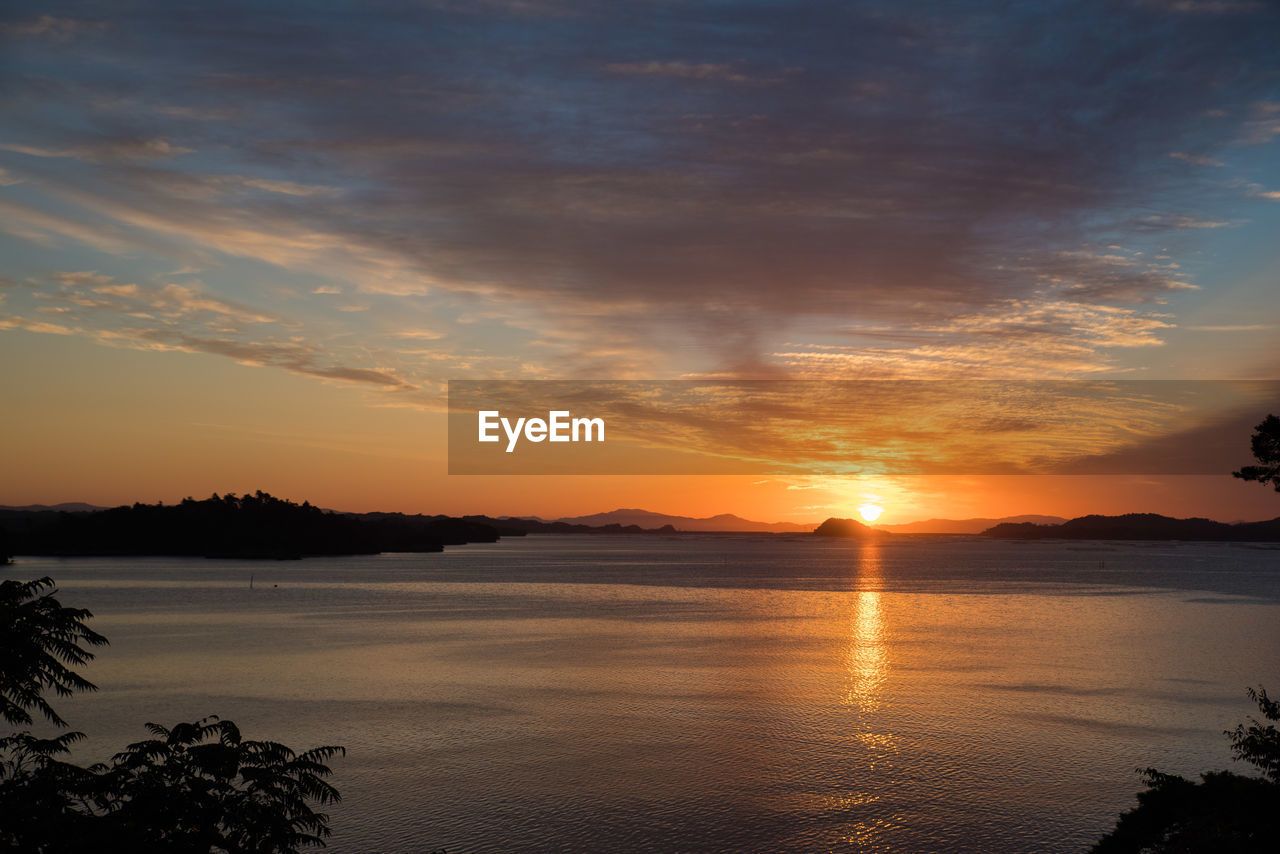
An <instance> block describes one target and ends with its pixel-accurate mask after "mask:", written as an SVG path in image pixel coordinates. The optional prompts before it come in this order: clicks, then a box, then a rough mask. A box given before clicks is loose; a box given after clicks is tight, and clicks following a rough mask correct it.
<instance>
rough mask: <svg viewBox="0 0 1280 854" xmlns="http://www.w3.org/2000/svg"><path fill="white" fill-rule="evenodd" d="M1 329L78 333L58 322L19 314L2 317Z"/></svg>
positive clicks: (64, 333) (57, 333) (60, 333)
mask: <svg viewBox="0 0 1280 854" xmlns="http://www.w3.org/2000/svg"><path fill="white" fill-rule="evenodd" d="M0 329H25V330H27V331H28V332H42V333H45V334H48V335H74V334H75V333H76V331H75V330H74V329H70V328H68V327H66V326H62V325H60V324H57V323H46V322H45V321H43V320H31V319H29V318H26V317H19V316H17V315H10V316H8V317H3V318H0Z"/></svg>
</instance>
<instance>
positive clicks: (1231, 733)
mask: <svg viewBox="0 0 1280 854" xmlns="http://www.w3.org/2000/svg"><path fill="white" fill-rule="evenodd" d="M1249 697H1250V698H1251V699H1252V700H1253V701H1254V702H1255V703H1257V704H1258V708H1259V709H1260V710H1261V711H1262V715H1263V717H1264V718H1266V719H1267V720H1269V721H1280V702H1277V701H1275V700H1272V699H1271V698H1270V697H1268V696H1267V692H1266V691H1265V690H1263V689H1261V688H1259V689H1258V690H1257V691H1254V690H1250V691H1249ZM1226 735H1227V737H1228V738H1229V739H1230V740H1231V751H1232V753H1233V754H1234V756H1235V758H1236V759H1237V760H1240V761H1245V762H1248V763H1250V764H1251V765H1253V766H1254V767H1255V768H1256V769H1257V770H1258V771H1260V772H1261V776H1260V777H1254V776H1246V775H1243V774H1234V773H1232V772H1230V771H1212V772H1209V773H1207V774H1202V775H1200V782H1198V783H1196V782H1193V781H1191V780H1188V779H1186V778H1184V777H1179V776H1177V775H1176V774H1164V773H1162V772H1160V771H1157V770H1156V769H1154V768H1148V769H1146V771H1144V772H1143V777H1144V779H1145V780H1146V783H1147V789H1146V790H1145V791H1143V792H1139V793H1138V806H1137V807H1135V808H1134V809H1131V810H1129V811H1128V812H1126V813H1123V814H1121V816H1120V820H1119V821H1118V822H1116V827H1115V829H1114V830H1112V831H1111V832H1110V833H1108V834H1107V835H1106V836H1104V837H1103V838H1102V839H1101V840H1099V841H1098V843H1097V844H1096V845H1094V847H1093V849H1092V851H1093V852H1094V854H1139V852H1143V854H1182V853H1183V852H1186V854H1191V852H1220V854H1254V852H1257V854H1263V852H1268V853H1269V852H1274V851H1275V850H1276V849H1277V844H1278V842H1280V732H1277V730H1276V727H1275V724H1274V723H1271V724H1262V723H1260V722H1259V721H1258V720H1256V719H1252V718H1251V719H1250V722H1249V725H1248V726H1247V727H1246V726H1245V725H1244V724H1240V725H1239V726H1237V727H1236V728H1235V729H1234V730H1228V731H1227V732H1226Z"/></svg>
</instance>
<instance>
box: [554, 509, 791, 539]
mask: <svg viewBox="0 0 1280 854" xmlns="http://www.w3.org/2000/svg"><path fill="white" fill-rule="evenodd" d="M539 521H545V520H539ZM555 521H557V522H564V523H565V524H568V525H588V526H591V527H599V526H603V525H622V526H624V527H625V526H628V525H635V526H637V527H640V528H645V529H650V530H652V529H657V528H661V527H663V526H664V525H670V526H671V527H673V528H675V529H676V530H677V531H699V532H721V533H745V532H751V531H757V532H762V533H775V534H799V533H808V532H809V531H812V530H813V525H812V524H809V525H801V524H797V523H795V522H755V521H752V520H751V519H743V518H742V517H741V516H735V515H733V514H732V513H721V514H719V515H718V516H701V517H697V516H670V515H667V514H666V513H654V512H653V511H651V510H636V509H631V510H625V509H619V510H610V511H609V512H608V513H593V514H591V515H589V516H570V517H565V518H561V519H557V520H555Z"/></svg>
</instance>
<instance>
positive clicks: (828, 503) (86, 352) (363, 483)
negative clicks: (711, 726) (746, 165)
mask: <svg viewBox="0 0 1280 854" xmlns="http://www.w3.org/2000/svg"><path fill="white" fill-rule="evenodd" d="M37 341H38V343H40V344H41V347H40V348H39V349H38V350H37V349H35V348H34V347H31V346H29V345H31V344H32V343H35V342H37ZM0 353H2V354H3V356H4V359H5V364H6V365H7V366H9V367H11V370H9V371H6V372H5V373H4V375H3V377H0V393H2V394H3V398H4V399H5V400H6V401H8V402H9V404H10V406H12V407H14V408H12V409H11V410H10V411H11V413H13V412H16V413H19V414H20V417H9V418H6V419H4V420H3V423H2V424H0V431H2V432H3V446H4V447H5V448H6V449H7V452H6V454H5V456H4V465H5V469H6V470H5V471H4V473H3V477H0V504H12V505H23V504H32V503H45V504H51V503H57V502H62V501H87V502H90V503H94V504H104V505H114V504H119V503H130V502H133V501H156V500H164V501H175V500H178V499H180V498H182V497H184V496H186V495H193V496H197V497H203V496H205V495H208V494H209V493H211V492H219V493H221V492H227V491H231V492H245V491H252V490H256V489H263V490H266V491H268V492H271V493H273V494H275V495H279V496H283V497H288V498H293V499H297V500H302V499H307V500H310V501H311V502H313V503H315V504H318V505H320V506H324V507H331V508H335V509H342V510H352V511H368V510H398V511H404V512H423V513H450V514H462V513H486V514H490V515H538V516H543V517H547V518H555V517H560V516H573V515H585V514H589V513H596V512H601V511H604V510H611V509H615V508H618V507H639V508H643V509H648V510H654V511H658V512H664V513H671V514H676V515H689V516H709V515H714V514H717V513H725V512H731V513H736V514H738V515H740V516H743V517H746V518H751V519H756V520H759V521H797V522H809V521H814V520H821V519H824V518H826V517H828V516H833V515H848V516H852V515H854V514H855V512H856V511H855V508H856V507H857V506H858V505H860V504H862V503H865V502H867V501H872V502H877V503H879V504H880V505H881V506H883V507H884V508H885V514H884V516H882V517H881V520H880V521H881V522H883V523H887V524H892V523H897V522H907V521H913V520H916V519H923V518H930V517H944V518H965V517H973V516H1003V515H1015V514H1022V513H1039V514H1049V515H1060V516H1074V515H1081V514H1084V513H1090V512H1097V513H1123V512H1160V513H1166V514H1170V515H1182V516H1187V515H1208V516H1211V517H1214V518H1218V519H1222V520H1224V521H1234V520H1237V519H1261V518H1272V517H1274V516H1277V515H1280V496H1277V495H1276V494H1275V493H1274V492H1272V491H1270V490H1269V489H1266V488H1263V487H1260V486H1259V485H1257V484H1250V483H1244V482H1241V481H1237V480H1234V479H1232V478H1230V477H1229V476H1227V475H1225V474H1224V475H1222V476H1219V477H1139V476H1112V477H1079V476H1078V477H1065V476H1060V477H1050V476H1008V477H990V476H987V477H983V476H972V477H961V476H947V477H925V476H916V477H892V478H879V479H874V480H859V479H855V478H839V477H836V478H793V479H780V478H776V477H763V476H732V477H730V476H693V477H677V476H630V477H615V476H604V475H594V476H577V477H568V476H514V477H500V476H449V475H447V474H446V473H445V472H446V470H447V466H446V459H445V446H444V435H443V434H444V420H445V416H444V413H443V412H440V411H438V410H434V409H427V408H420V407H405V406H379V405H377V404H378V398H377V397H376V396H375V397H373V398H370V396H369V393H368V392H367V391H366V390H365V389H363V388H361V387H359V386H357V385H353V384H350V383H339V382H334V381H324V380H319V379H316V378H314V377H306V376H300V375H297V374H293V373H289V372H284V371H277V370H272V369H270V368H263V367H253V366H248V365H240V364H236V363H234V362H231V361H228V360H225V359H219V358H217V357H215V356H210V355H203V354H190V353H179V352H172V351H165V352H153V351H139V350H134V349H125V348H112V347H103V346H100V345H97V344H93V343H90V342H87V341H84V340H81V339H79V338H76V337H74V336H38V335H37V334H35V333H30V332H15V333H10V334H8V335H4V336H0ZM1242 450H1243V449H1242ZM1241 462H1242V463H1243V462H1247V460H1245V459H1242V460H1241Z"/></svg>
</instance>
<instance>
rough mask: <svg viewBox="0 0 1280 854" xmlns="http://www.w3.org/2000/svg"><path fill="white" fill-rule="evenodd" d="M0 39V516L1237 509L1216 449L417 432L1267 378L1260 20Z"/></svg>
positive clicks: (870, 15)
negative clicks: (862, 507) (675, 454)
mask: <svg viewBox="0 0 1280 854" xmlns="http://www.w3.org/2000/svg"><path fill="white" fill-rule="evenodd" d="M0 42H2V44H0V103H2V104H3V107H2V109H0V364H2V365H3V366H4V370H3V375H0V393H2V394H3V399H4V401H5V410H6V417H5V418H4V419H0V448H3V452H2V456H0V503H3V504H28V503H54V502H58V501H71V500H80V501H89V502H92V503H98V504H115V503H124V502H132V501H135V500H146V501H153V500H166V501H172V500H176V499H179V498H181V497H183V496H185V495H197V496H201V495H206V494H208V493H210V492H213V491H217V492H225V491H235V492H243V491H247V490H254V489H266V490H268V491H270V492H273V493H274V494H277V495H282V496H286V497H291V498H295V499H298V500H302V499H304V498H305V499H309V500H311V501H312V502H313V503H317V504H320V505H322V506H328V507H336V508H339V509H348V510H374V509H380V510H402V511H405V512H428V513H436V512H444V513H473V512H485V513H490V514H493V515H502V514H536V515H541V516H547V517H554V516H560V515H578V514H584V513H592V512H598V511H601V510H606V509H611V508H613V507H637V506H638V507H646V508H648V509H652V510H657V511H662V512H671V513H682V514H688V515H711V514H714V513H720V512H735V513H738V514H740V515H744V516H749V517H754V518H766V519H767V520H769V521H773V520H775V519H779V520H780V519H786V520H794V521H811V520H813V519H821V518H825V517H826V516H829V515H850V511H849V508H851V507H853V506H857V505H859V504H861V503H863V502H865V501H867V500H875V501H878V502H880V503H881V504H883V505H884V507H885V515H884V516H883V517H882V521H884V522H904V521H910V520H911V519H914V518H924V517H928V516H953V517H956V516H972V515H983V516H992V515H1006V514H1014V513H1053V514H1058V515H1068V516H1069V515H1077V514H1079V513H1085V512H1130V511H1152V512H1166V513H1171V514H1178V515H1206V516H1211V517H1214V518H1222V519H1225V520H1234V519H1242V518H1250V519H1260V518H1271V517H1274V516H1277V515H1280V496H1277V495H1276V494H1275V493H1273V492H1271V491H1270V490H1268V489H1266V488H1264V487H1261V486H1258V485H1256V484H1247V483H1242V482H1239V481H1234V480H1232V479H1231V478H1230V477H1229V476H1228V475H1227V474H1226V473H1225V472H1224V473H1223V474H1222V475H1221V476H1218V477H1213V476H1208V475H1205V476H1197V477H1189V476H1184V477H1169V476H1164V477H1154V476H1150V475H1133V476H1125V475H1114V474H1113V475H1109V476H1106V477H1103V476H1093V477H1089V476H1083V475H1078V476H1074V477H1048V476H1042V477H1030V476H1023V477H994V476H990V475H986V476H983V475H980V474H979V475H974V476H972V477H967V476H950V477H922V476H899V477H881V478H869V479H868V478H856V477H829V476H819V475H814V476H812V477H804V476H796V477H792V478H765V479H761V478H758V477H746V476H743V477H730V476H716V477H712V476H703V477H694V476H665V477H663V476H648V477H646V476H628V477H607V476H582V477H569V476H552V475H545V476H508V477H504V476H500V475H495V476H484V477H481V476H459V475H454V476H450V475H448V474H447V462H446V447H445V434H446V425H445V421H446V418H445V414H444V398H445V389H446V384H447V383H448V381H449V380H462V379H501V380H525V379H577V380H587V379H589V380H601V379H611V380H671V379H789V378H790V379H806V380H816V379H824V380H825V379H850V380H872V379H877V380H878V379H932V380H941V381H951V380H959V379H973V378H983V379H1008V380H1042V379H1073V380H1074V379H1096V378H1108V379H1109V378H1120V379H1199V380H1205V379H1208V380H1229V379H1231V380H1234V379H1274V378H1276V377H1277V367H1278V366H1280V348H1278V347H1277V330H1278V329H1280V277H1278V274H1277V269H1278V264H1277V262H1280V248H1277V245H1276V240H1275V235H1276V234H1280V52H1277V51H1276V49H1275V45H1276V44H1277V43H1280V6H1277V4H1273V3H1269V2H1250V0H1109V2H1097V0H1071V2H1051V1H1050V2H1037V3H1013V2H964V3H956V2H928V0H923V1H922V2H913V3H909V4H903V3H895V2H887V0H878V2H831V3H821V2H818V3H800V2H797V3H779V2H701V3H700V2H679V0H667V2H626V3H619V2H599V3H577V2H567V0H565V1H564V2H561V0H475V2H449V0H441V1H440V2H428V0H422V2H413V3H390V2H388V3H379V2H370V3H349V4H343V3H327V4H317V5H314V6H309V5H306V4H302V5H299V4H294V3H278V4H272V3H267V2H255V3H245V4H217V5H216V6H215V5H213V4H185V3H162V2H154V3H148V2H131V3H127V4H121V3H96V2H86V3H25V2H22V0H16V2H9V3H6V4H5V5H4V8H3V9H2V10H0ZM1271 411H1280V401H1277V402H1276V405H1275V407H1272V408H1271ZM1265 414H1266V410H1265V409H1263V410H1260V411H1258V412H1257V413H1256V417H1254V416H1253V415H1251V414H1250V413H1247V412H1245V413H1239V417H1240V418H1243V419H1244V421H1243V422H1242V423H1245V424H1246V425H1247V423H1248V422H1249V421H1250V419H1252V421H1253V422H1254V423H1256V422H1257V421H1261V419H1262V417H1263V416H1264V415H1265ZM818 415H819V416H820V415H821V413H818ZM1247 440H1248V431H1247V429H1245V431H1244V433H1243V434H1242V435H1241V438H1240V443H1241V448H1242V458H1241V459H1240V460H1239V463H1240V464H1246V463H1248V462H1250V460H1249V459H1248V458H1247Z"/></svg>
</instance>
